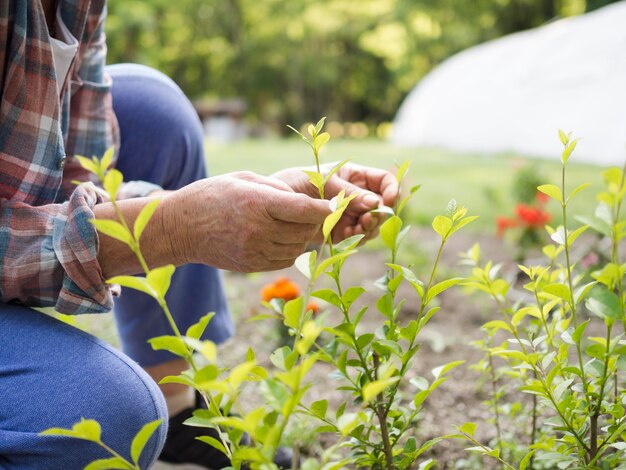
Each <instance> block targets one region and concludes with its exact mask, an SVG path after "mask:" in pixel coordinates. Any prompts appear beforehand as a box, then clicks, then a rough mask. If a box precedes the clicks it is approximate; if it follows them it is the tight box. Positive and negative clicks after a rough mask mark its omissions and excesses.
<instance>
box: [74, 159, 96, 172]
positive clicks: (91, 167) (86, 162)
mask: <svg viewBox="0 0 626 470" xmlns="http://www.w3.org/2000/svg"><path fill="white" fill-rule="evenodd" d="M76 159H77V160H78V163H80V166H82V167H83V168H84V169H85V170H87V171H89V172H90V173H93V174H95V175H97V174H98V167H97V165H96V164H95V163H94V162H93V161H92V160H91V159H90V158H87V157H83V156H82V155H76Z"/></svg>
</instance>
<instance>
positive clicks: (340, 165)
mask: <svg viewBox="0 0 626 470" xmlns="http://www.w3.org/2000/svg"><path fill="white" fill-rule="evenodd" d="M349 161H350V159H347V160H343V161H341V162H339V163H337V164H336V165H335V166H333V167H332V168H331V169H330V171H329V172H328V173H326V176H324V184H326V183H327V182H328V180H329V179H330V178H331V177H332V176H333V175H334V174H335V173H337V172H338V171H339V170H340V169H341V167H342V166H344V165H345V164H346V163H348V162H349Z"/></svg>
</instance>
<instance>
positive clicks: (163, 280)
mask: <svg viewBox="0 0 626 470" xmlns="http://www.w3.org/2000/svg"><path fill="white" fill-rule="evenodd" d="M175 270H176V267H175V266H174V265H173V264H168V265H166V266H161V267H159V268H154V269H151V270H150V272H149V273H148V275H147V276H146V281H147V282H148V285H149V286H150V287H152V289H154V291H155V292H156V293H157V295H158V296H159V297H161V298H164V297H165V294H166V293H167V290H168V289H169V288H170V283H171V281H172V275H173V274H174V271H175Z"/></svg>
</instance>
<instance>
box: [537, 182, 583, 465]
mask: <svg viewBox="0 0 626 470" xmlns="http://www.w3.org/2000/svg"><path fill="white" fill-rule="evenodd" d="M589 186H591V183H585V184H581V185H580V186H578V187H577V188H576V189H574V190H573V191H572V192H571V193H569V196H568V197H567V200H568V201H569V200H570V199H571V198H573V197H574V196H576V195H577V194H578V193H579V192H581V191H582V190H584V189H587V188H588V187H589ZM531 455H532V454H531Z"/></svg>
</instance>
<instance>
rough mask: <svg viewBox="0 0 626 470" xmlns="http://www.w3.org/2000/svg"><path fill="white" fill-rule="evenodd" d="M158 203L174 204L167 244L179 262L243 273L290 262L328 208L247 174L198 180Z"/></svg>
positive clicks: (278, 183) (271, 180)
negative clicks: (173, 228)
mask: <svg viewBox="0 0 626 470" xmlns="http://www.w3.org/2000/svg"><path fill="white" fill-rule="evenodd" d="M162 205H163V209H165V210H167V209H168V208H172V210H170V211H169V212H170V213H171V214H172V217H173V219H172V221H171V222H170V224H169V225H170V226H173V227H175V230H174V231H173V232H171V233H170V234H169V235H170V244H171V246H172V250H173V251H174V252H175V253H176V254H177V258H178V259H179V262H183V263H188V262H192V263H204V264H209V265H211V266H215V267H218V268H224V269H229V270H232V271H244V272H254V271H270V270H275V269H282V268H286V267H288V266H291V265H292V264H293V263H294V261H295V259H296V258H297V257H298V256H299V255H300V254H302V253H303V252H304V251H305V249H306V245H307V244H308V243H309V242H310V241H311V240H312V239H313V237H314V236H315V234H316V233H317V232H319V228H320V225H321V224H322V223H323V222H324V219H325V218H326V216H327V215H329V214H330V212H331V211H330V207H329V204H328V201H320V200H319V199H313V198H311V197H309V196H307V195H305V194H298V193H296V192H294V191H293V190H292V189H291V188H290V187H289V186H288V185H287V184H285V183H283V182H282V181H279V180H276V179H274V178H268V177H264V176H260V175H257V174H254V173H251V172H238V173H230V174H226V175H222V176H216V177H213V178H208V179H204V180H200V181H197V182H195V183H192V184H190V185H188V186H186V187H184V188H182V189H180V190H178V191H176V192H174V193H171V194H170V195H169V196H167V197H166V198H165V199H164V200H163V201H162Z"/></svg>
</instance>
